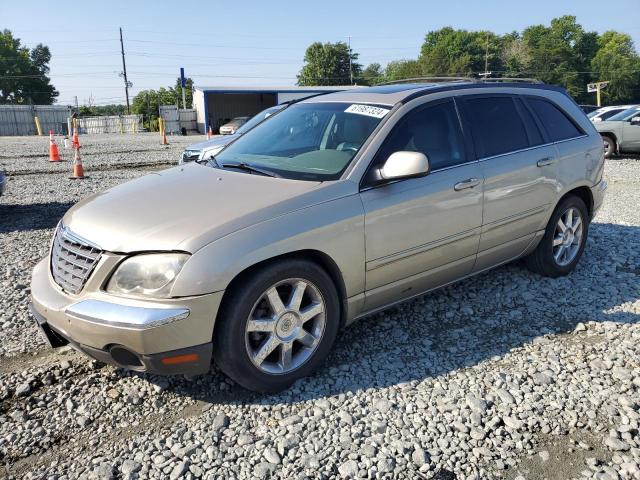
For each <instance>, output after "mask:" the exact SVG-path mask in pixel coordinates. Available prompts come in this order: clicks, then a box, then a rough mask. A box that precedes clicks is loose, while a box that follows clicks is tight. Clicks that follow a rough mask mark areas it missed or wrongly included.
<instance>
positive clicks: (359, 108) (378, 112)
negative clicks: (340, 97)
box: [345, 103, 389, 118]
mask: <svg viewBox="0 0 640 480" xmlns="http://www.w3.org/2000/svg"><path fill="white" fill-rule="evenodd" d="M345 112H347V113H357V114H358V115H366V116H367V117H375V118H382V117H384V116H385V115H386V114H387V113H389V109H388V108H381V107H374V106H372V105H358V104H355V103H354V104H353V105H351V106H349V108H347V109H346V110H345Z"/></svg>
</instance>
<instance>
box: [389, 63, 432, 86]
mask: <svg viewBox="0 0 640 480" xmlns="http://www.w3.org/2000/svg"><path fill="white" fill-rule="evenodd" d="M423 74H424V73H423V70H422V64H421V63H420V62H419V61H418V60H394V61H393V62H389V63H388V64H387V68H385V70H384V76H385V79H386V80H387V81H388V82H395V81H397V80H403V79H406V78H415V77H421V76H422V75H423Z"/></svg>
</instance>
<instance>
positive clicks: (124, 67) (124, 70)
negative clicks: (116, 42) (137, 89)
mask: <svg viewBox="0 0 640 480" xmlns="http://www.w3.org/2000/svg"><path fill="white" fill-rule="evenodd" d="M120 51H121V52H122V76H123V77H124V94H125V96H126V97H127V115H130V114H131V108H130V107H129V87H130V86H131V85H130V84H129V81H128V80H127V64H126V62H125V61H124V43H123V42H122V27H120Z"/></svg>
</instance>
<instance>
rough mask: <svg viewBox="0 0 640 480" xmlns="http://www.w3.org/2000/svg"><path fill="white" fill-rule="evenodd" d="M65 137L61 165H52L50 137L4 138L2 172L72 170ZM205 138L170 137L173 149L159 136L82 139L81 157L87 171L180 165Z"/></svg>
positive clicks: (60, 144) (0, 160)
mask: <svg viewBox="0 0 640 480" xmlns="http://www.w3.org/2000/svg"><path fill="white" fill-rule="evenodd" d="M62 138H63V137H62V136H57V137H56V144H57V145H58V151H59V152H60V159H61V160H62V161H61V162H48V161H47V160H49V137H48V136H42V137H35V136H34V137H0V170H4V171H5V172H6V173H7V174H8V175H20V174H32V173H34V172H39V173H45V172H64V173H69V172H71V170H72V162H73V156H74V150H72V149H71V148H69V149H65V148H64V143H63V140H62ZM204 139H205V137H204V135H194V136H185V137H183V136H179V135H176V136H169V137H167V141H168V143H169V145H160V135H159V134H158V133H139V134H136V135H132V134H129V135H126V134H124V135H118V134H113V135H81V136H80V145H81V146H82V147H81V148H80V155H81V157H82V163H83V165H84V168H85V170H87V171H88V172H91V171H92V170H107V169H116V168H122V167H133V166H137V165H147V164H151V165H153V164H155V165H162V164H166V165H168V164H172V163H177V162H178V159H179V158H180V152H182V150H183V149H184V147H186V146H187V145H189V144H191V143H195V142H200V141H202V140H204Z"/></svg>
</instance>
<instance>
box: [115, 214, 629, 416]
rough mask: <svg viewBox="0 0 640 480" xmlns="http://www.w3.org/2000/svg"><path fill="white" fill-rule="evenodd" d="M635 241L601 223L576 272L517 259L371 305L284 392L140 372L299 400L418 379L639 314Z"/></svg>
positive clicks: (231, 395) (198, 391) (197, 391)
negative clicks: (534, 268) (550, 271)
mask: <svg viewBox="0 0 640 480" xmlns="http://www.w3.org/2000/svg"><path fill="white" fill-rule="evenodd" d="M630 245H636V246H640V227H634V226H624V225H618V224H603V223H594V224H592V225H591V230H590V236H589V241H588V243H587V248H586V250H585V253H584V256H583V257H582V260H581V262H580V263H579V265H578V268H577V269H576V271H574V272H573V273H572V274H571V275H569V276H567V277H562V278H558V279H551V278H545V277H541V276H539V275H537V274H534V273H531V272H529V271H528V270H527V269H526V268H525V267H524V266H523V265H522V262H514V263H512V264H509V265H506V266H503V267H500V268H497V269H495V270H492V271H489V272H486V273H484V274H481V275H478V276H476V277H473V278H469V279H466V280H464V281H461V282H458V283H456V284H454V285H451V286H449V287H446V288H443V289H441V290H438V291H435V292H432V293H429V294H426V295H423V296H421V297H418V298H416V299H413V300H411V301H409V302H406V303H404V304H402V305H399V306H396V307H394V308H391V309H388V310H386V311H384V312H380V313H377V314H375V315H371V316H369V317H367V318H364V319H362V320H360V321H358V322H356V323H355V324H353V325H351V326H350V327H348V328H346V329H344V330H343V331H342V332H341V333H340V335H339V338H338V340H337V341H336V345H335V346H334V349H333V352H332V353H331V354H330V356H329V358H328V359H327V361H326V363H325V364H324V366H323V367H322V368H320V369H319V371H318V372H316V373H315V374H314V375H312V376H310V377H308V378H305V379H302V380H299V381H298V382H296V383H295V384H294V385H293V386H292V388H290V389H289V390H287V391H285V392H282V393H278V394H274V395H260V394H255V393H250V392H248V391H246V390H244V389H242V388H241V387H239V386H237V385H235V384H233V382H231V381H230V380H228V379H227V378H226V377H224V376H223V375H222V374H221V373H219V372H217V371H215V369H214V371H213V372H212V373H210V374H207V375H200V376H198V377H195V378H192V379H185V378H183V377H171V378H159V377H156V376H152V375H145V374H135V375H142V376H143V377H146V378H147V379H148V380H149V381H150V382H152V383H161V384H163V385H165V386H166V388H167V389H168V390H169V391H172V392H174V393H175V394H178V395H186V396H189V397H192V398H194V399H196V400H200V401H202V402H205V403H207V404H211V405H213V404H219V403H241V404H251V403H259V404H261V405H270V404H281V403H293V402H301V401H305V400H311V399H317V398H322V397H327V396H331V395H339V394H344V393H347V392H357V391H361V390H367V389H381V388H385V387H390V386H394V385H398V384H402V383H406V382H410V383H412V384H415V385H417V384H418V383H420V382H422V381H424V380H426V379H429V378H435V377H438V376H441V375H445V374H447V373H450V372H455V371H458V370H461V369H465V368H468V367H473V366H474V365H477V364H479V363H481V362H484V361H486V360H490V359H499V358H501V357H503V356H504V355H505V354H507V353H508V352H510V351H511V350H512V349H514V348H518V347H521V346H523V345H525V344H528V343H531V342H534V341H541V339H540V337H543V336H545V335H561V334H565V333H568V332H573V331H574V330H575V329H576V326H577V325H578V324H579V323H586V322H589V321H596V322H618V323H638V322H639V321H640V315H638V314H634V313H631V312H628V311H620V307H621V306H622V305H623V304H626V303H630V302H634V301H636V300H638V298H640V264H638V263H637V262H638V260H639V259H640V248H638V247H635V250H634V249H633V248H630V247H629V246H630ZM489 299H490V300H489ZM542 341H544V340H542ZM119 374H120V375H123V376H126V375H130V373H127V372H124V371H119Z"/></svg>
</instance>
